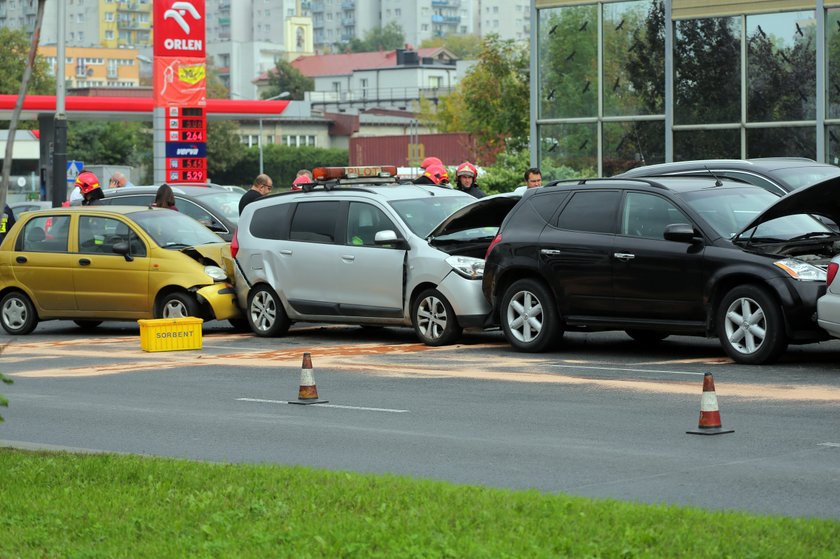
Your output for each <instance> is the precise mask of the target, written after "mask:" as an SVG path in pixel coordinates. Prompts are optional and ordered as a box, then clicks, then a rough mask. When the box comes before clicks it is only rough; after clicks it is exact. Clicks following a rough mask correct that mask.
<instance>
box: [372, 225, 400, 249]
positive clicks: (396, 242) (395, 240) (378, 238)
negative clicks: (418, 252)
mask: <svg viewBox="0 0 840 559" xmlns="http://www.w3.org/2000/svg"><path fill="white" fill-rule="evenodd" d="M373 242H374V244H377V245H380V246H388V247H392V248H404V249H407V248H408V242H406V241H405V239H400V238H399V237H397V234H396V233H395V232H394V231H392V230H391V229H385V230H383V231H377V232H376V235H374V236H373Z"/></svg>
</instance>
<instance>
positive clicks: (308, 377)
mask: <svg viewBox="0 0 840 559" xmlns="http://www.w3.org/2000/svg"><path fill="white" fill-rule="evenodd" d="M328 401H329V400H319V399H318V387H317V386H315V375H313V374H312V357H311V356H310V355H309V352H308V351H307V352H306V353H304V354H303V364H302V365H301V368H300V389H299V390H298V399H297V401H296V402H289V403H290V404H303V405H309V404H326V403H327V402H328Z"/></svg>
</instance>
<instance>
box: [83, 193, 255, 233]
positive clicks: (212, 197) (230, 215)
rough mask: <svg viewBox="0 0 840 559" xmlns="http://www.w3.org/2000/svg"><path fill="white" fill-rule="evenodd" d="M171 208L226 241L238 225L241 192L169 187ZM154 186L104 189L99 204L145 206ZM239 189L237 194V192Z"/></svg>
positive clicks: (153, 196)
mask: <svg viewBox="0 0 840 559" xmlns="http://www.w3.org/2000/svg"><path fill="white" fill-rule="evenodd" d="M171 186H172V192H173V193H174V194H175V206H176V207H177V208H178V211H180V212H181V213H183V214H185V215H188V216H190V217H191V218H193V219H195V220H196V221H198V222H200V223H202V224H203V225H204V226H206V227H207V228H208V229H210V230H211V231H213V232H214V233H216V234H217V235H219V236H220V237H221V238H223V239H224V240H226V241H230V240H231V239H232V238H233V232H234V230H235V229H236V224H237V223H238V222H239V199H240V198H241V197H242V194H244V193H245V191H244V190H241V189H238V188H237V189H229V188H227V187H224V186H218V185H206V186H201V185H181V184H173V185H171ZM157 190H158V187H156V186H130V187H126V188H106V189H104V190H103V192H104V193H105V198H103V199H102V200H100V201H99V204H102V205H120V206H149V205H150V204H151V203H152V202H154V201H155V194H156V193H157ZM240 190H241V191H240Z"/></svg>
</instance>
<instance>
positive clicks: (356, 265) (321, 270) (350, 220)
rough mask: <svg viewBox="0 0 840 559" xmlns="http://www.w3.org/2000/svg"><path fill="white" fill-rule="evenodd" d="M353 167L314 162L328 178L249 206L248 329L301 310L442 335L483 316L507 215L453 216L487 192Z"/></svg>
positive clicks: (427, 338) (261, 329)
mask: <svg viewBox="0 0 840 559" xmlns="http://www.w3.org/2000/svg"><path fill="white" fill-rule="evenodd" d="M331 169H332V170H333V172H332V174H331V173H330V172H329V171H330V170H331ZM361 169H369V168H361ZM383 169H387V168H383ZM349 170H350V168H348V169H344V168H328V169H327V171H324V170H316V173H315V176H316V178H318V177H320V178H321V180H318V181H317V182H315V183H313V184H311V185H306V186H305V187H304V188H303V190H300V191H292V192H285V193H282V194H275V195H269V196H265V197H263V198H260V199H258V200H256V201H254V202H252V203H250V204H248V205H247V206H246V207H245V209H244V210H243V212H242V215H241V217H240V220H239V227H238V229H237V231H236V234H235V235H234V239H233V241H232V243H231V250H232V253H233V255H234V256H235V260H236V264H237V265H236V279H235V285H236V291H237V296H238V299H239V303H240V305H241V306H242V308H243V309H245V314H246V316H247V317H248V320H249V322H250V325H251V328H252V329H253V331H254V332H255V333H256V334H257V335H259V336H278V335H282V334H284V333H285V332H286V331H287V330H288V328H289V326H290V325H291V323H293V322H296V321H305V322H327V323H344V324H360V325H375V326H388V325H392V326H399V325H404V326H413V327H414V330H415V332H416V333H417V336H418V337H419V338H420V340H421V341H423V342H424V343H425V344H428V345H433V346H437V345H445V344H450V343H452V342H454V341H455V340H457V339H458V338H459V337H460V335H461V333H462V331H463V329H464V328H471V327H482V326H484V324H485V321H486V319H487V315H488V312H489V310H490V307H489V305H488V302H487V300H486V299H485V297H484V295H483V293H482V291H481V279H482V276H483V273H484V254H485V252H486V250H487V248H488V246H489V245H490V242H491V241H492V240H493V237H494V236H495V234H496V232H497V230H498V227H499V225H500V224H501V220H502V219H503V217H504V215H502V214H499V213H498V212H484V213H486V214H487V215H488V219H489V220H490V221H488V222H486V223H485V222H483V221H482V220H481V219H479V218H477V217H475V216H473V217H472V218H470V219H466V220H465V219H460V220H458V219H454V220H453V219H452V218H453V217H458V216H463V215H465V210H464V208H465V207H467V206H469V207H472V206H473V205H474V204H478V203H480V202H482V200H475V198H473V197H472V196H470V195H468V194H465V193H463V192H460V191H457V190H453V189H451V188H448V187H440V186H435V185H420V184H411V183H401V182H399V181H398V180H397V179H396V178H395V177H393V176H389V175H390V174H391V173H389V172H387V171H385V172H382V171H381V169H380V170H379V171H380V172H377V173H375V174H374V173H373V172H372V171H370V170H368V171H360V168H353V169H352V172H353V174H352V175H351V174H350V173H348V171H349ZM318 171H320V174H319V172H318ZM394 172H395V169H394ZM359 174H362V175H365V176H366V177H367V178H353V176H358V175H359ZM503 203H504V204H505V205H507V206H508V208H507V209H510V207H512V206H513V204H514V203H515V200H511V199H508V200H505V201H504V202H503ZM485 205H486V206H493V205H494V201H493V200H488V201H487V202H486V203H485ZM495 205H498V201H497V202H495ZM506 213H507V211H504V212H503V214H506ZM447 218H449V219H447Z"/></svg>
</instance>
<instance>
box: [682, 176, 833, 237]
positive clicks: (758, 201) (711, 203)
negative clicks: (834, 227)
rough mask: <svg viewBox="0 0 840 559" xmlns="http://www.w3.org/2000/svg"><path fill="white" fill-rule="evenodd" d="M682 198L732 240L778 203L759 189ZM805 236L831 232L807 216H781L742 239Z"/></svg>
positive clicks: (715, 190)
mask: <svg viewBox="0 0 840 559" xmlns="http://www.w3.org/2000/svg"><path fill="white" fill-rule="evenodd" d="M684 199H685V200H686V202H688V205H689V206H691V207H692V208H693V209H694V211H696V212H697V213H699V214H700V215H701V216H703V218H705V220H706V221H707V222H708V223H709V225H711V226H712V227H713V228H714V230H715V231H716V232H717V233H718V234H720V235H721V236H722V237H726V238H727V239H731V238H733V237H734V236H735V235H736V234H738V233H739V232H740V231H741V230H742V229H743V228H744V227H746V226H747V224H748V223H749V222H750V221H752V220H753V219H755V218H756V217H757V216H758V215H759V214H760V213H762V212H763V211H764V210H766V209H767V208H769V207H770V206H771V205H772V204H774V203H775V202H777V201H778V200H779V198H778V196H776V195H775V194H772V193H770V192H768V191H766V190H764V189H762V188H712V189H707V190H699V191H696V192H686V193H685V194H684ZM808 233H832V231H831V230H830V229H829V228H828V227H826V226H825V225H823V224H822V223H820V222H819V221H817V220H816V219H814V218H813V217H811V216H809V215H806V214H796V215H788V216H784V217H780V218H777V219H773V220H770V221H767V222H765V223H762V224H761V225H759V226H758V227H756V228H753V229H751V230H749V231H746V232H745V233H744V234H743V235H742V236H741V237H742V238H747V237H753V238H754V239H756V238H768V239H776V240H790V239H793V238H795V237H801V236H802V235H806V234H808Z"/></svg>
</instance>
